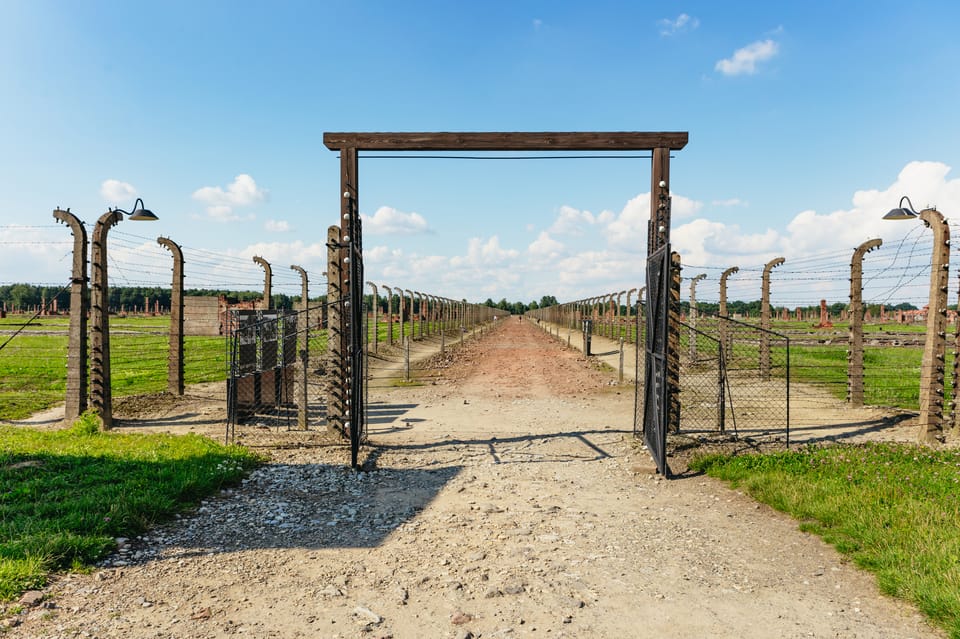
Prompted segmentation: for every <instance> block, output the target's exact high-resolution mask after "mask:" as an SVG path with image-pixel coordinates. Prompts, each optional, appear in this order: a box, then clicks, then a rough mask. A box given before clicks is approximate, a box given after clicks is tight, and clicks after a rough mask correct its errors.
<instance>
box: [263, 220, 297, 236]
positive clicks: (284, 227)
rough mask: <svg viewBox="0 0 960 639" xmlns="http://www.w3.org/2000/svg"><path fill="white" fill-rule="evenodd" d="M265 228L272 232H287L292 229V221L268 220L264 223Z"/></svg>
mask: <svg viewBox="0 0 960 639" xmlns="http://www.w3.org/2000/svg"><path fill="white" fill-rule="evenodd" d="M263 228H265V229H266V230H268V231H270V232H272V233H286V232H288V231H290V230H292V229H291V227H290V222H287V221H286V220H267V221H266V222H265V223H264V225H263Z"/></svg>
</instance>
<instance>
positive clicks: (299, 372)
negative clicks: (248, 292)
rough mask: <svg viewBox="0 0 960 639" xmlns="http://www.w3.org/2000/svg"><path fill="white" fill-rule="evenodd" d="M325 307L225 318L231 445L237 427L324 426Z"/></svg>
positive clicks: (231, 314)
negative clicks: (249, 425) (248, 425)
mask: <svg viewBox="0 0 960 639" xmlns="http://www.w3.org/2000/svg"><path fill="white" fill-rule="evenodd" d="M325 316H326V314H325V313H323V308H322V307H314V308H310V309H307V310H304V311H297V312H291V311H246V310H233V311H230V312H229V313H228V316H227V351H228V353H227V360H228V371H227V373H228V378H227V440H228V441H230V440H232V439H233V438H234V435H235V428H236V426H238V425H245V424H252V425H256V426H260V427H263V426H267V427H279V428H287V429H290V430H292V429H294V428H301V429H305V428H312V427H318V426H326V422H327V419H326V417H327V415H326V384H327V378H326V375H325V367H324V358H323V354H324V353H325V352H326V346H327V336H326V330H325V326H324V318H325Z"/></svg>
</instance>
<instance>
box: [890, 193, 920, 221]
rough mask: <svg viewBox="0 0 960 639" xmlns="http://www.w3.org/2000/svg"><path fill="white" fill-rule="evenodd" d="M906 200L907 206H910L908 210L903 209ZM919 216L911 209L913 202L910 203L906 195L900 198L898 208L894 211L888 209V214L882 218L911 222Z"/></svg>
mask: <svg viewBox="0 0 960 639" xmlns="http://www.w3.org/2000/svg"><path fill="white" fill-rule="evenodd" d="M904 200H906V201H907V204H909V205H910V208H908V209H907V208H904V207H903V201H904ZM919 216H920V214H919V213H917V212H916V210H914V208H913V202H911V201H910V198H908V197H907V196H906V195H904V196H903V197H902V198H900V206H899V207H897V208H895V209H890V212H889V213H887V214H886V215H884V216H883V219H885V220H912V219H914V218H916V217H919Z"/></svg>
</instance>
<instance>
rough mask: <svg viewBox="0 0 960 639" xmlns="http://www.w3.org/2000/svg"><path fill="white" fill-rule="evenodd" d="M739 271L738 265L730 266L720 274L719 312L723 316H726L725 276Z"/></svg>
mask: <svg viewBox="0 0 960 639" xmlns="http://www.w3.org/2000/svg"><path fill="white" fill-rule="evenodd" d="M739 272H740V267H739V266H731V267H730V268H728V269H727V270H725V271H724V272H723V274H722V275H720V314H721V315H723V316H724V317H726V316H727V278H728V277H730V276H731V275H733V274H734V273H739Z"/></svg>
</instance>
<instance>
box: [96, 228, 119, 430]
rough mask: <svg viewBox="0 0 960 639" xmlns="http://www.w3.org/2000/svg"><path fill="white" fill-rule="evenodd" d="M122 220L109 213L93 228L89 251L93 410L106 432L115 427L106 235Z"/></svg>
mask: <svg viewBox="0 0 960 639" xmlns="http://www.w3.org/2000/svg"><path fill="white" fill-rule="evenodd" d="M122 219H123V214H122V213H120V211H107V212H106V213H104V214H103V215H101V216H100V219H98V220H97V223H96V225H95V226H94V227H93V243H92V246H91V251H90V269H91V271H92V275H93V278H92V287H91V295H90V298H91V299H90V407H91V408H92V409H94V410H95V411H96V412H97V415H99V416H100V419H101V421H102V426H103V428H104V430H107V429H110V428H112V427H113V394H112V391H111V388H110V291H109V289H108V285H107V231H109V230H110V228H111V227H113V226H114V225H115V224H117V223H119V222H120V220H122Z"/></svg>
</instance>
